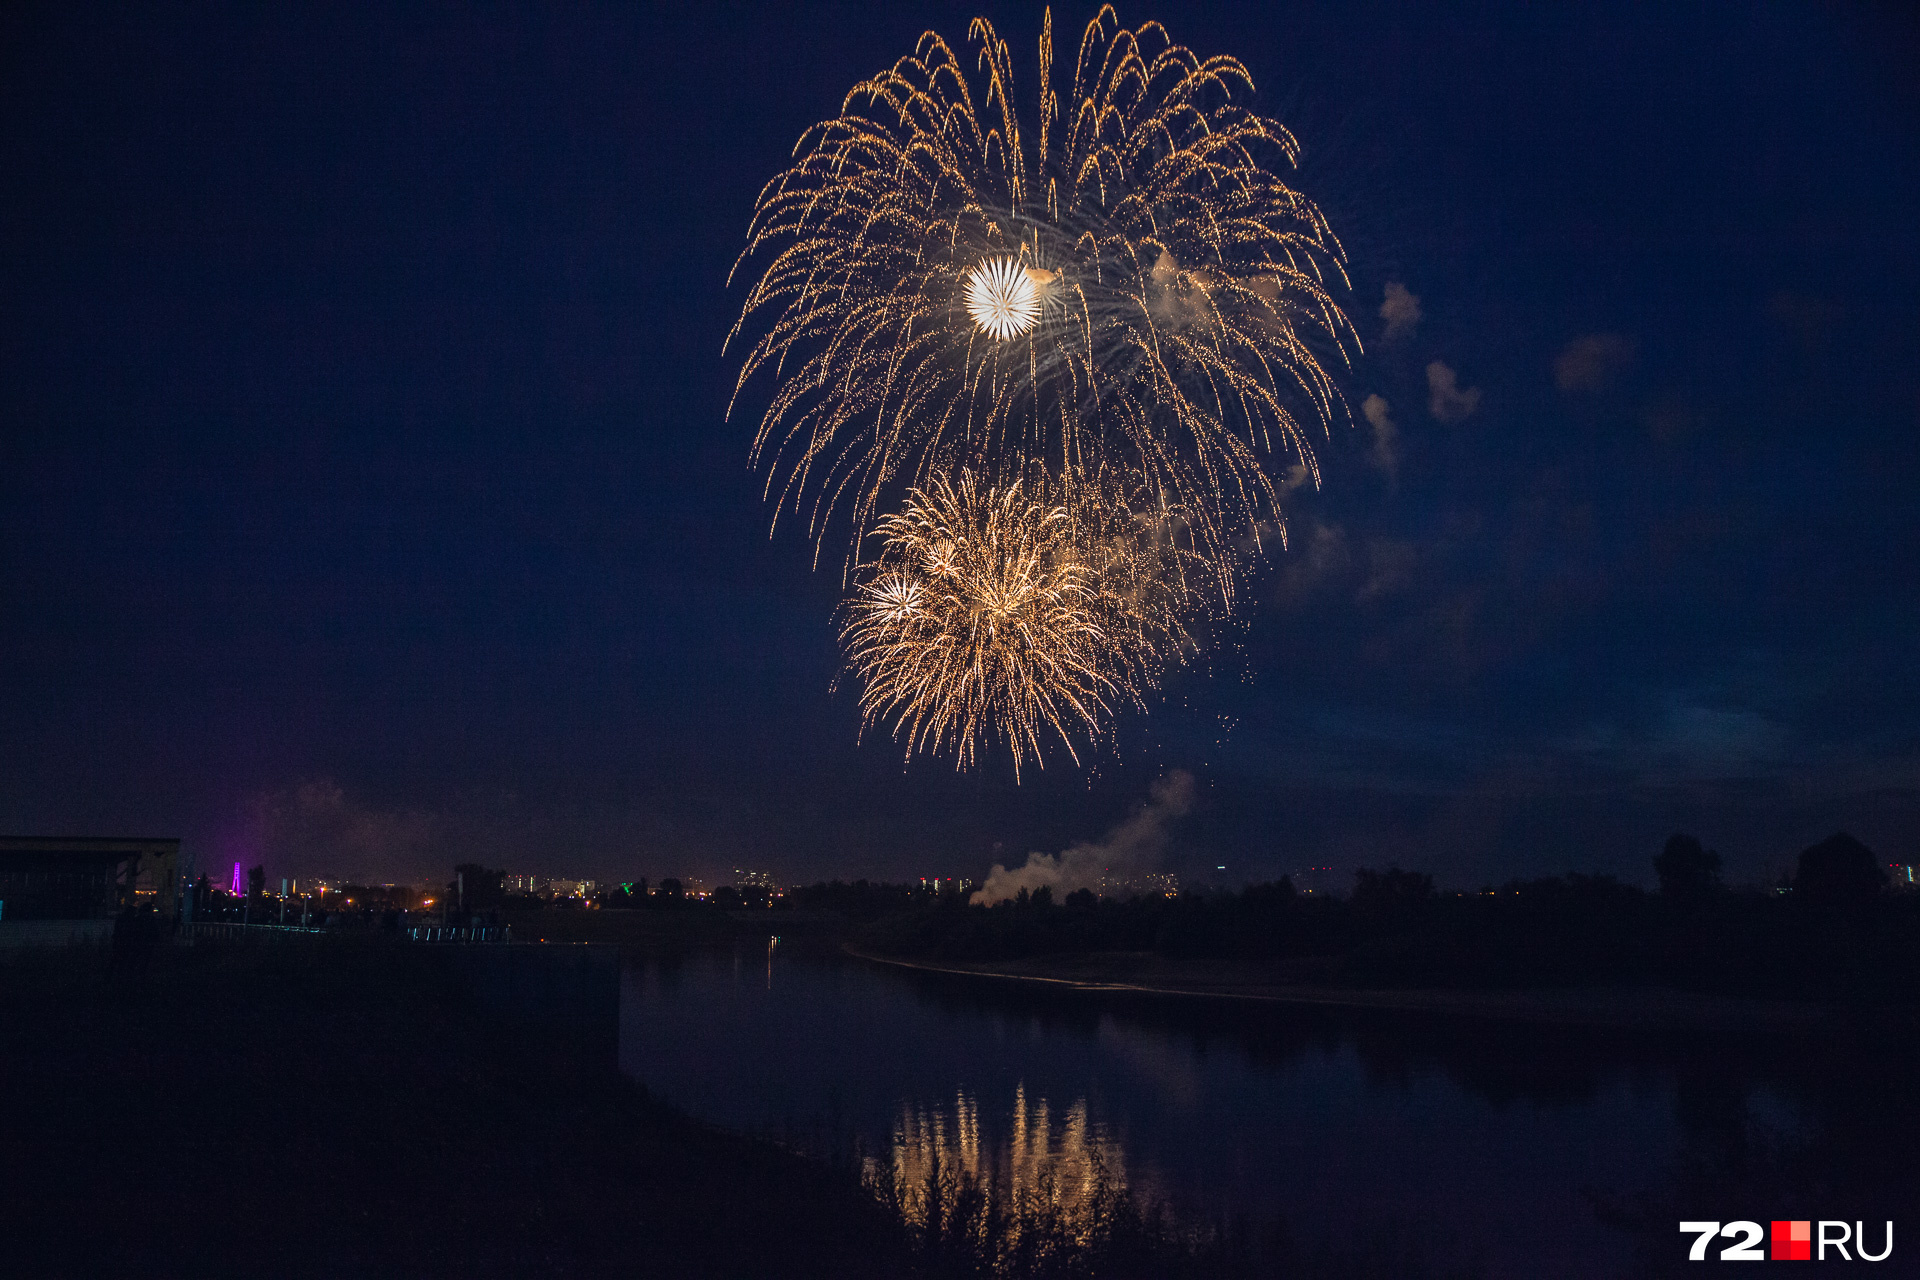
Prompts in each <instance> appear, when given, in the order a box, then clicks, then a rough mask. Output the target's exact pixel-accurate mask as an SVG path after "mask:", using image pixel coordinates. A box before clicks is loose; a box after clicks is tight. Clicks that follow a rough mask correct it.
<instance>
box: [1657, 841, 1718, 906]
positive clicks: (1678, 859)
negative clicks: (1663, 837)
mask: <svg viewBox="0 0 1920 1280" xmlns="http://www.w3.org/2000/svg"><path fill="white" fill-rule="evenodd" d="M1653 873H1654V874H1655V875H1657V876H1659V877H1660V892H1661V894H1662V895H1663V896H1665V897H1668V898H1673V899H1677V900H1686V899H1699V898H1704V897H1707V896H1709V895H1710V894H1713V893H1716V892H1718V891H1719V889H1720V855H1719V854H1717V853H1715V852H1714V851H1713V850H1711V849H1708V848H1706V847H1704V846H1703V845H1701V843H1700V841H1699V840H1698V839H1697V838H1696V837H1694V836H1690V835H1687V834H1685V833H1684V832H1680V833H1676V834H1674V835H1671V836H1668V837H1667V846H1666V848H1664V849H1662V850H1661V851H1660V853H1659V856H1657V857H1656V858H1654V860H1653Z"/></svg>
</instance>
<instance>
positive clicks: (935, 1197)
mask: <svg viewBox="0 0 1920 1280" xmlns="http://www.w3.org/2000/svg"><path fill="white" fill-rule="evenodd" d="M980 1117H981V1108H980V1104H979V1102H978V1101H977V1100H976V1099H975V1098H974V1097H973V1096H971V1095H970V1094H968V1093H967V1092H966V1091H965V1090H964V1089H963V1090H960V1091H959V1092H958V1093H956V1094H955V1095H954V1101H953V1105H952V1107H951V1108H947V1107H940V1106H927V1105H916V1104H915V1103H912V1102H903V1103H902V1104H901V1106H900V1111H899V1116H898V1118H897V1120H896V1121H895V1123H894V1127H893V1135H892V1142H891V1146H890V1150H889V1152H888V1153H887V1155H886V1156H885V1157H868V1158H867V1161H866V1169H865V1172H866V1175H867V1179H868V1181H869V1183H870V1184H874V1185H876V1186H879V1187H881V1188H884V1189H886V1190H887V1191H888V1192H889V1193H890V1198H891V1199H893V1200H894V1202H895V1203H896V1204H897V1206H898V1208H899V1211H900V1213H901V1216H902V1217H904V1218H905V1219H906V1221H907V1223H908V1225H910V1226H912V1227H913V1228H915V1229H916V1230H919V1231H926V1230H928V1229H930V1228H933V1227H935V1226H936V1225H937V1224H938V1223H940V1222H943V1221H945V1222H951V1221H954V1220H956V1219H958V1218H960V1217H962V1216H963V1215H964V1213H965V1212H966V1209H967V1205H968V1202H969V1201H970V1200H976V1201H978V1202H979V1203H981V1204H982V1206H983V1207H986V1206H992V1205H996V1204H997V1205H1003V1206H1011V1207H1013V1208H1014V1209H1015V1210H1017V1212H1014V1213H1013V1214H1012V1218H1013V1221H1012V1223H1011V1226H1010V1238H1009V1240H1008V1242H1007V1243H1008V1245H1009V1246H1010V1247H1012V1248H1016V1249H1017V1248H1019V1247H1021V1245H1022V1244H1023V1242H1022V1241H1021V1240H1020V1239H1019V1236H1020V1234H1021V1232H1022V1230H1023V1229H1025V1228H1026V1227H1027V1225H1028V1224H1030V1223H1031V1222H1032V1221H1034V1220H1037V1219H1042V1218H1044V1219H1045V1220H1046V1221H1047V1222H1048V1223H1049V1226H1050V1229H1052V1230H1058V1231H1060V1232H1061V1233H1063V1234H1064V1235H1066V1236H1067V1237H1068V1238H1069V1239H1072V1240H1073V1241H1075V1242H1076V1243H1079V1244H1085V1243H1087V1242H1088V1241H1089V1240H1090V1239H1091V1238H1092V1236H1093V1233H1094V1231H1095V1230H1096V1228H1097V1227H1098V1225H1099V1220H1100V1218H1101V1216H1102V1215H1103V1214H1104V1213H1105V1212H1106V1211H1107V1209H1108V1207H1109V1206H1110V1205H1111V1204H1112V1203H1113V1202H1114V1200H1115V1198H1116V1197H1120V1196H1123V1195H1125V1194H1127V1192H1128V1190H1129V1187H1128V1182H1127V1158H1126V1151H1125V1149H1124V1148H1123V1147H1122V1146H1121V1144H1120V1143H1118V1142H1116V1141H1115V1140H1114V1139H1113V1138H1112V1136H1111V1135H1110V1134H1109V1133H1108V1132H1107V1129H1106V1126H1104V1125H1101V1124H1099V1123H1097V1122H1095V1121H1094V1120H1093V1119H1092V1118H1091V1117H1090V1116H1089V1113H1088V1107H1087V1100H1086V1099H1085V1098H1084V1097H1082V1098H1076V1099H1075V1100H1074V1101H1073V1102H1071V1103H1070V1104H1068V1105H1067V1106H1066V1107H1065V1109H1064V1110H1061V1111H1056V1109H1055V1108H1054V1107H1053V1106H1052V1105H1051V1104H1050V1103H1049V1102H1048V1100H1047V1099H1046V1098H1044V1097H1035V1098H1032V1099H1029V1098H1028V1096H1027V1089H1026V1085H1025V1084H1024V1083H1021V1084H1017V1085H1015V1086H1014V1090H1013V1099H1012V1105H1011V1106H1010V1107H1009V1108H1008V1109H1007V1113H1006V1117H1007V1134H1006V1136H1005V1138H1004V1139H1003V1140H1001V1141H998V1142H995V1141H993V1140H992V1139H991V1138H987V1139H984V1140H983V1138H982V1137H981V1118H980Z"/></svg>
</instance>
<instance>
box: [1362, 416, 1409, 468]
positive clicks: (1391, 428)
mask: <svg viewBox="0 0 1920 1280" xmlns="http://www.w3.org/2000/svg"><path fill="white" fill-rule="evenodd" d="M1387 408H1388V405H1387V401H1386V398H1385V397H1384V396H1377V395H1376V396H1368V397H1367V398H1366V399H1365V400H1362V401H1361V402H1360V412H1361V413H1362V414H1364V415H1365V416H1366V419H1367V421H1368V422H1369V423H1371V424H1373V453H1372V454H1371V455H1370V457H1371V459H1372V462H1373V465H1374V466H1376V467H1378V468H1380V469H1381V470H1382V471H1384V472H1386V473H1387V478H1388V479H1389V480H1394V479H1398V478H1399V475H1400V428H1399V427H1397V426H1395V425H1394V423H1393V419H1392V418H1391V417H1389V416H1388V415H1387Z"/></svg>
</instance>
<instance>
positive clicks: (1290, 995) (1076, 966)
mask: <svg viewBox="0 0 1920 1280" xmlns="http://www.w3.org/2000/svg"><path fill="white" fill-rule="evenodd" d="M846 950H847V953H848V954H849V955H852V956H854V957H855V958H857V959H861V960H866V961H869V962H871V963H874V964H883V965H891V966H895V967H898V968H904V969H914V970H919V971H921V972H926V973H939V974H948V975H954V976H963V977H968V978H983V979H990V980H995V981H1003V982H1017V983H1024V984H1029V985H1032V986H1036V987H1052V988H1056V989H1065V990H1071V991H1082V992H1089V993H1094V992H1103V993H1110V994H1130V995H1143V996H1158V997H1177V998H1186V999H1206V1000H1218V1001H1245V1002H1253V1003H1261V1004H1274V1005H1286V1004H1294V1005H1319V1006H1328V1007H1335V1008H1347V1009H1374V1010H1393V1011H1401V1012H1415V1013H1427V1014H1435V1015H1444V1016H1449V1017H1465V1018H1476V1019H1490V1020H1497V1021H1505V1022H1523V1023H1540V1024H1548V1025H1555V1026H1574V1027H1595V1028H1617V1029H1630V1030H1636V1031H1708V1032H1764V1033H1775V1034H1778V1033H1805V1032H1809V1031H1812V1030H1814V1029H1815V1028H1818V1027H1820V1026H1821V1025H1823V1024H1824V1023H1825V1022H1827V1020H1828V1019H1829V1018H1830V1016H1831V1013H1830V1011H1829V1010H1826V1009H1824V1008H1822V1007H1821V1006H1819V1005H1815V1004H1807V1003H1798V1002H1790V1001H1776V1000H1752V999H1740V998H1735V997H1726V996H1715V995H1708V994H1703V993H1699V992H1690V991H1678V990H1674V989H1671V988H1659V987H1590V988H1560V989H1544V990H1472V989H1405V990H1402V989H1393V988H1377V989H1364V988H1353V987H1343V986H1336V985H1332V984H1329V983H1324V982H1308V981H1300V980H1299V979H1298V977H1297V976H1296V975H1297V973H1298V972H1299V970H1301V969H1302V968H1306V966H1298V965H1296V966H1294V967H1293V972H1289V971H1288V970H1287V969H1283V968H1279V967H1262V966H1258V965H1248V964H1238V963H1235V962H1233V961H1224V960H1176V959H1170V958H1168V957H1165V956H1161V955H1157V954H1155V953H1153V952H1150V951H1097V952H1077V953H1068V954H1063V955H1047V956H1030V957H1026V958H1024V959H1020V960H1004V961H996V962H986V963H973V964H961V963H954V962H943V963H939V964H934V963H930V962H926V961H920V960H910V959H904V958H900V957H892V956H885V955H881V954H877V953H874V952H871V951H867V950H863V949H860V948H856V947H852V946H849V947H848V948H846Z"/></svg>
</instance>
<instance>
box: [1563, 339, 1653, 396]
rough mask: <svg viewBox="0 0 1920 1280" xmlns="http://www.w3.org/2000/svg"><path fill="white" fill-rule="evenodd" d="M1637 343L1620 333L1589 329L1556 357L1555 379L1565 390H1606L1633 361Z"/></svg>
mask: <svg viewBox="0 0 1920 1280" xmlns="http://www.w3.org/2000/svg"><path fill="white" fill-rule="evenodd" d="M1634 350H1635V343H1634V341H1633V339H1632V338H1629V337H1625V336H1624V335H1622V334H1618V333H1589V334H1586V335H1585V336H1583V337H1579V338H1575V339H1574V340H1573V341H1572V342H1569V343H1568V344H1567V345H1566V346H1565V347H1564V348H1563V349H1562V350H1561V352H1560V354H1559V355H1557V356H1555V357H1554V358H1553V381H1554V385H1556V386H1558V387H1559V388H1560V389H1561V390H1562V391H1605V390H1606V389H1607V388H1608V387H1609V386H1611V385H1612V384H1613V380H1614V378H1616V377H1617V376H1619V374H1620V373H1621V372H1622V371H1624V370H1625V369H1626V367H1627V366H1628V365H1630V364H1632V363H1633V353H1634Z"/></svg>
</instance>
